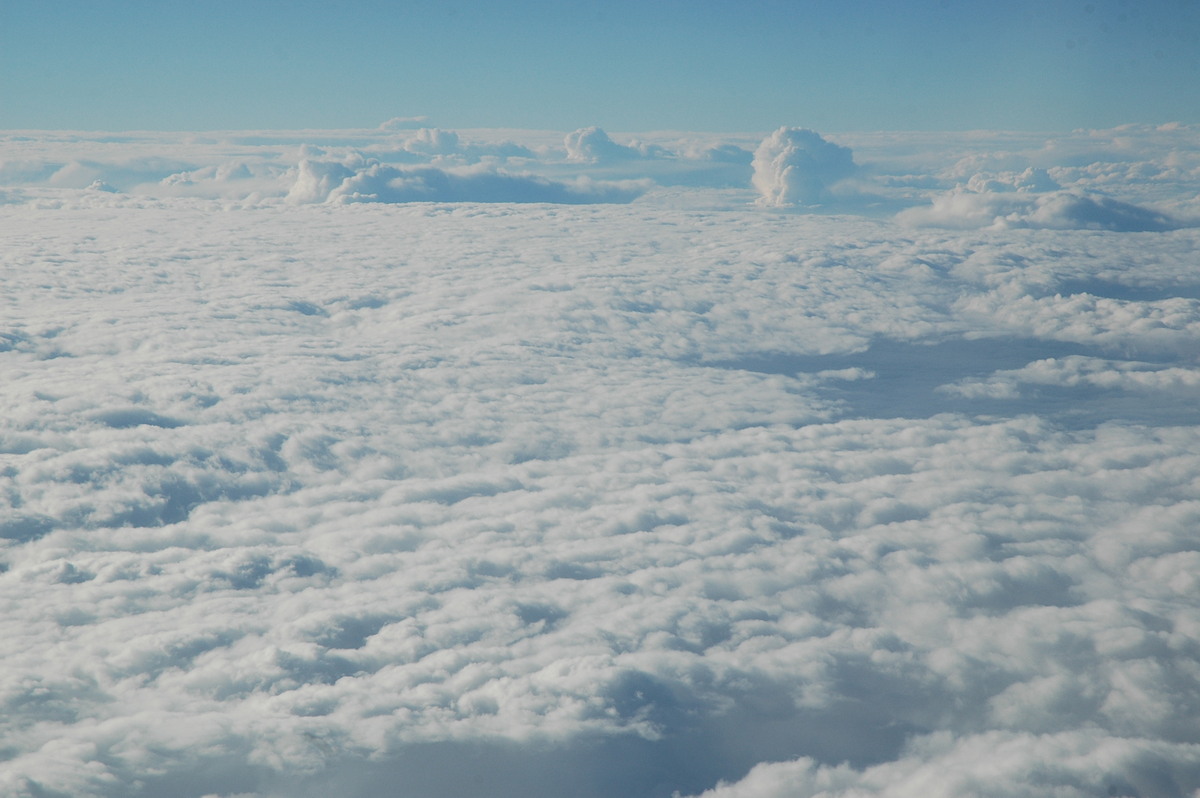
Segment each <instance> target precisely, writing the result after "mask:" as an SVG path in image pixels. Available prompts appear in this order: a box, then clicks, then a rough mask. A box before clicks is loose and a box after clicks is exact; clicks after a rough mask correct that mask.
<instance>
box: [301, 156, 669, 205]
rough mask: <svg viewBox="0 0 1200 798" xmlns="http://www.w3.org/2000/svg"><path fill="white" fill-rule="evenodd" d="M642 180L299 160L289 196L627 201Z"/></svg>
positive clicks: (365, 199)
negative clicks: (567, 178)
mask: <svg viewBox="0 0 1200 798" xmlns="http://www.w3.org/2000/svg"><path fill="white" fill-rule="evenodd" d="M645 188H646V184H645V183H642V184H637V183H633V182H630V181H626V182H624V183H613V182H599V181H591V180H587V179H581V180H577V181H575V182H573V183H563V182H560V181H554V180H550V179H547V178H544V177H538V176H536V175H514V174H508V173H507V172H503V171H500V170H496V169H492V168H489V167H486V166H476V167H467V168H458V169H439V168H436V167H432V166H423V167H405V168H398V167H394V166H389V165H387V164H381V163H372V164H367V165H365V166H362V167H361V168H358V169H357V170H352V169H351V168H349V167H347V166H345V165H344V164H341V163H337V162H313V161H308V160H305V161H302V162H301V164H300V168H299V174H298V175H297V178H296V183H295V185H293V187H292V189H291V191H289V192H288V200H289V201H291V202H297V203H304V202H323V201H325V202H333V203H358V202H382V203H400V202H550V203H566V204H580V203H595V202H618V203H620V202H629V201H631V200H633V199H634V198H636V197H637V196H638V195H639V194H641V193H642V192H643V191H644V190H645Z"/></svg>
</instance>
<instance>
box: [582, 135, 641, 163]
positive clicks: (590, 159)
mask: <svg viewBox="0 0 1200 798" xmlns="http://www.w3.org/2000/svg"><path fill="white" fill-rule="evenodd" d="M563 146H564V147H565V148H566V150H567V160H569V161H581V162H584V163H610V162H613V161H627V160H632V159H636V158H641V157H643V153H641V152H639V151H638V150H637V149H634V148H633V147H626V146H625V145H623V144H617V143H616V142H615V141H613V140H612V139H610V138H609V137H608V134H607V133H605V132H604V131H603V130H601V129H600V128H598V127H595V126H593V127H585V128H580V129H578V130H575V131H572V132H571V133H568V134H567V135H566V138H564V139H563Z"/></svg>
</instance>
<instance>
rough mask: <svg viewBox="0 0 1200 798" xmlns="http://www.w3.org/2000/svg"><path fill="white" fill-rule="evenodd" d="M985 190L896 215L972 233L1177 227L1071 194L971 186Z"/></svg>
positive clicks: (1150, 214) (1133, 208) (1131, 208)
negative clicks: (986, 230) (985, 229)
mask: <svg viewBox="0 0 1200 798" xmlns="http://www.w3.org/2000/svg"><path fill="white" fill-rule="evenodd" d="M976 185H977V186H979V187H980V188H983V189H985V190H984V191H982V192H978V191H973V190H969V189H968V190H961V189H959V190H955V191H951V192H948V193H946V194H943V195H941V196H939V197H936V198H934V200H933V204H932V205H931V206H930V207H926V208H912V209H909V210H907V211H904V212H902V213H901V214H900V217H899V218H900V220H901V221H902V222H905V223H907V224H912V225H917V226H928V227H948V228H957V229H972V228H982V227H990V228H994V229H1003V228H1040V229H1049V230H1113V231H1116V232H1161V231H1164V230H1174V229H1176V228H1178V227H1180V226H1181V224H1180V222H1178V221H1176V220H1174V219H1172V218H1171V217H1170V216H1168V215H1166V214H1164V213H1161V212H1159V211H1155V210H1153V209H1151V208H1145V207H1141V206H1138V205H1133V204H1130V203H1128V202H1121V201H1120V200H1115V199H1112V198H1111V197H1104V196H1098V195H1086V194H1080V193H1077V192H1073V191H1052V192H1049V193H1039V194H1032V193H1026V192H1025V191H1020V190H1019V189H1018V191H1017V193H1010V192H1009V191H1008V190H1004V191H994V190H991V188H992V185H991V181H987V180H982V181H976Z"/></svg>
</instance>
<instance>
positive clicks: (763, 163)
mask: <svg viewBox="0 0 1200 798" xmlns="http://www.w3.org/2000/svg"><path fill="white" fill-rule="evenodd" d="M753 167H754V187H755V188H756V189H758V192H759V193H760V194H761V195H762V196H761V198H760V200H759V202H761V203H762V204H763V205H767V206H772V207H779V206H788V205H821V204H823V203H825V202H828V201H829V199H830V195H829V190H828V189H829V186H830V185H831V184H833V183H835V182H837V181H839V180H842V179H844V178H847V177H849V176H850V175H851V174H853V172H854V158H853V155H852V153H851V152H850V149H849V148H847V147H842V146H839V145H837V144H834V143H832V142H830V141H826V140H825V139H824V138H822V137H821V135H820V134H819V133H817V132H816V131H813V130H808V129H807V128H797V127H790V128H789V127H781V128H779V129H778V130H776V131H775V132H774V133H772V134H771V135H770V136H767V137H766V138H765V139H763V141H762V143H761V144H759V145H758V149H757V150H755V151H754V162H753Z"/></svg>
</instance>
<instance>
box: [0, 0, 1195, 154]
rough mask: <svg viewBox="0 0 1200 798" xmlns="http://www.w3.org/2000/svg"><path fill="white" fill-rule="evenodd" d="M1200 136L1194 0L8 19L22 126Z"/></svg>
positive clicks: (1, 47)
mask: <svg viewBox="0 0 1200 798" xmlns="http://www.w3.org/2000/svg"><path fill="white" fill-rule="evenodd" d="M396 116H426V117H428V122H429V124H430V125H437V126H441V127H450V128H453V127H460V128H461V127H522V128H547V129H561V130H569V129H574V128H576V127H580V126H585V125H593V124H596V125H601V126H602V127H605V128H607V129H610V130H617V131H620V130H625V131H638V130H653V129H691V130H712V131H759V130H767V129H771V128H774V127H777V126H779V125H784V124H787V125H804V126H808V127H814V128H818V129H823V130H833V131H836V130H868V129H951V130H954V129H976V128H1003V129H1046V130H1061V129H1070V128H1076V127H1108V126H1113V125H1118V124H1122V123H1126V122H1155V123H1157V122H1168V121H1182V122H1200V3H1197V2H1195V1H1194V0H1151V1H1150V2H1119V1H1118V0H1090V1H1087V2H1085V1H1082V0H1081V1H1080V2H1074V0H1064V1H1063V2H1026V1H1025V0H1018V1H1017V2H1006V3H983V2H952V1H951V0H940V1H939V0H918V1H917V2H909V3H903V4H901V3H884V2H866V1H863V0H859V1H858V2H855V1H853V0H850V1H849V2H847V1H846V0H842V1H841V2H827V1H825V0H818V1H814V2H801V1H800V0H791V1H790V2H789V1H786V0H741V2H732V1H730V2H711V1H708V0H693V2H680V1H679V0H657V1H656V2H653V3H646V2H626V1H625V0H617V1H615V2H602V3H596V2H589V3H584V2H575V1H574V0H559V1H558V2H548V1H547V0H518V1H517V2H439V3H431V2H421V3H417V2H367V1H366V0H344V1H343V2H339V3H336V4H335V3H325V2H321V3H318V2H305V1H304V0H299V1H296V2H267V1H265V0H240V1H239V2H225V0H210V2H205V3H195V2H175V1H174V0H159V1H158V2H106V1H105V0H92V1H91V2H76V1H75V0H61V1H60V2H45V0H3V2H0V128H5V129H15V128H48V129H111V130H123V129H163V130H172V129H181V130H193V129H194V130H203V129H232V128H302V127H320V128H329V127H374V126H375V125H378V124H379V123H380V122H383V121H384V120H387V119H389V118H392V117H396Z"/></svg>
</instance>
